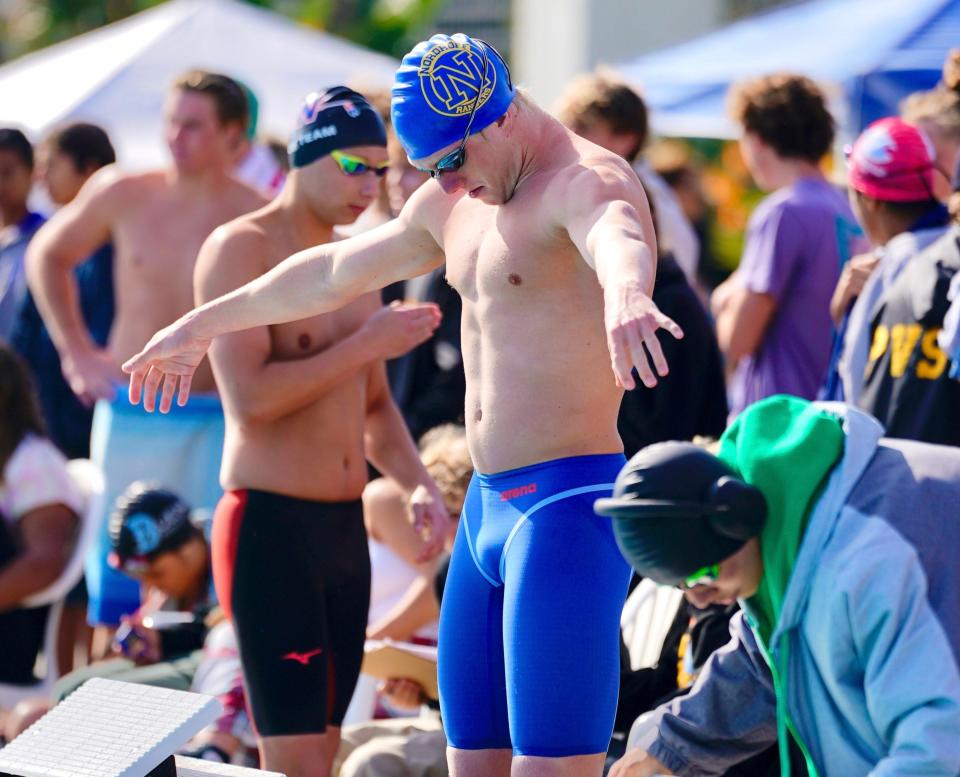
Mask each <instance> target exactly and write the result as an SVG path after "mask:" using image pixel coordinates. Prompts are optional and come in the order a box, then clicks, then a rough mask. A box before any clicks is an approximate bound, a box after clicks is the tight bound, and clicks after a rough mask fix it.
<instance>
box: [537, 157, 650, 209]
mask: <svg viewBox="0 0 960 777" xmlns="http://www.w3.org/2000/svg"><path fill="white" fill-rule="evenodd" d="M577 150H578V152H579V153H578V154H577V156H576V157H575V158H572V159H571V160H570V162H569V164H566V165H564V166H563V167H561V168H560V169H559V170H558V171H557V174H556V175H555V176H554V177H553V179H552V180H551V182H550V186H549V187H548V190H547V192H546V195H547V197H548V198H549V200H550V201H554V202H557V203H558V204H559V205H560V206H561V209H562V210H563V211H564V212H566V211H570V210H572V211H579V210H581V209H583V208H592V207H593V206H594V205H595V204H596V203H597V202H599V201H604V200H624V201H626V202H629V203H630V204H632V205H640V204H641V203H645V202H646V197H645V196H644V193H643V186H642V184H641V183H640V179H639V178H638V177H637V174H636V172H635V171H634V170H633V168H632V167H631V166H630V163H629V162H627V161H626V160H625V159H623V158H622V157H620V156H618V155H617V154H614V153H612V152H610V151H607V150H606V149H604V148H600V147H599V146H596V145H594V144H592V143H587V142H586V141H584V144H583V145H578V147H577Z"/></svg>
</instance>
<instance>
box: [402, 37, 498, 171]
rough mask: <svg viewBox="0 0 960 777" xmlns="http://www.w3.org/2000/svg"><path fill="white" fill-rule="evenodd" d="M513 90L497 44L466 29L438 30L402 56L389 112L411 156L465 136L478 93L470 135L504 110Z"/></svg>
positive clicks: (427, 153) (419, 156)
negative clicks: (469, 34) (472, 35)
mask: <svg viewBox="0 0 960 777" xmlns="http://www.w3.org/2000/svg"><path fill="white" fill-rule="evenodd" d="M484 48H486V51H487V67H486V72H485V73H484V74H483V75H484V77H483V80H482V89H481V74H480V68H481V65H482V64H483V51H484ZM478 92H479V94H480V97H479V98H477V94H478ZM514 93H515V91H514V88H513V83H512V82H511V80H510V71H509V70H508V69H507V65H506V63H505V62H504V61H503V59H502V57H501V56H500V54H499V52H498V51H497V50H496V49H495V48H494V47H493V46H491V45H490V44H489V43H485V42H484V41H481V40H476V39H474V38H470V37H467V36H466V35H464V34H463V33H457V34H456V35H453V36H452V37H451V36H449V35H442V34H438V35H434V36H433V37H432V38H430V40H428V41H423V42H422V43H418V44H417V45H416V46H414V48H413V50H412V51H411V52H410V53H409V54H407V56H405V57H404V58H403V63H402V64H401V65H400V69H399V70H397V76H396V78H395V79H394V82H393V97H392V100H391V102H390V116H391V119H392V120H393V127H394V129H395V130H396V133H397V138H398V139H399V140H400V143H401V145H403V149H404V151H406V152H407V156H409V157H410V158H411V159H423V158H425V157H428V156H431V155H432V154H436V153H437V152H438V151H439V150H440V149H442V148H444V147H446V146H449V145H452V144H454V143H459V142H460V141H461V140H462V138H463V133H464V132H465V131H466V129H467V121H468V118H469V116H470V109H471V107H472V106H473V101H474V100H475V99H477V111H476V116H475V117H474V120H473V126H472V127H471V128H470V134H471V135H473V134H476V133H477V132H480V131H481V130H483V129H484V128H486V127H489V126H490V125H491V124H493V122H495V121H496V120H497V119H499V118H500V117H501V116H503V114H505V113H506V112H507V108H509V107H510V103H511V102H513V95H514Z"/></svg>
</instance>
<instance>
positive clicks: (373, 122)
mask: <svg viewBox="0 0 960 777" xmlns="http://www.w3.org/2000/svg"><path fill="white" fill-rule="evenodd" d="M386 158H387V152H386V131H385V129H384V126H383V122H382V121H381V119H380V117H379V116H378V115H377V113H376V112H375V111H374V110H373V109H372V108H371V107H370V104H369V103H368V102H367V101H366V100H365V99H364V98H363V97H362V96H361V95H359V94H357V93H356V92H353V91H351V90H349V89H347V88H346V87H342V86H338V87H333V88H331V89H328V90H326V91H325V92H323V93H320V94H318V93H314V94H311V95H309V96H308V97H307V99H306V103H305V104H304V107H303V110H302V112H301V118H300V124H299V127H298V129H297V130H296V132H295V134H294V137H293V140H292V142H291V144H290V163H291V173H290V177H289V178H288V179H287V182H286V185H285V186H284V189H283V191H282V192H281V193H280V195H279V196H278V197H277V199H275V200H274V201H273V202H271V203H270V204H269V205H267V206H266V207H265V208H263V209H261V210H258V211H256V212H254V213H251V214H248V215H246V216H242V217H241V218H239V219H236V220H235V221H231V222H230V223H229V224H226V225H224V226H222V227H220V228H219V229H217V230H215V231H214V233H213V234H212V235H211V236H210V237H209V238H208V239H207V241H206V242H205V243H204V244H203V248H202V249H201V250H200V256H199V257H198V259H197V270H196V297H197V302H198V304H199V303H202V302H204V301H206V300H210V299H214V298H216V297H218V296H219V295H221V294H225V293H227V292H229V291H232V290H233V289H236V288H237V287H239V286H242V285H243V284H245V283H247V282H248V281H251V280H253V279H255V278H258V277H260V276H261V275H263V274H264V273H265V272H267V271H269V270H270V269H272V268H273V267H275V266H276V265H278V264H279V263H280V262H281V261H282V260H283V259H285V258H286V257H287V256H289V255H290V254H292V253H296V252H297V251H300V250H302V249H304V248H307V247H308V246H313V245H318V244H325V243H329V242H330V241H331V240H332V239H333V228H334V226H335V225H340V224H348V223H350V222H352V221H354V220H355V219H356V218H357V216H358V215H360V213H361V212H363V210H364V209H365V208H366V207H367V206H368V205H369V204H370V203H371V202H372V201H373V199H374V198H375V196H376V194H377V192H378V189H379V186H378V180H379V177H380V176H381V175H382V173H383V171H385V169H386ZM439 321H440V314H439V311H438V310H437V309H436V307H435V306H433V305H416V306H395V307H389V308H384V307H381V305H380V295H379V293H377V292H371V293H369V294H364V295H362V296H361V297H359V298H358V299H355V300H354V301H352V302H351V303H349V304H347V305H346V306H344V307H342V308H340V309H339V310H336V311H333V312H328V313H324V314H322V315H318V316H314V317H312V318H308V319H304V320H300V321H292V322H289V323H284V324H279V325H276V326H270V327H267V326H261V327H256V328H253V329H247V330H245V331H243V332H237V333H234V334H231V335H228V336H226V337H223V338H221V339H220V340H218V341H217V343H216V345H215V346H214V347H213V348H211V350H210V361H211V363H212V365H213V369H214V373H215V375H216V378H217V385H218V386H219V387H220V390H221V392H220V393H221V396H222V398H223V404H224V410H225V415H226V422H227V429H226V439H225V442H224V453H223V467H222V469H221V472H220V478H221V484H222V485H223V487H224V489H225V491H226V493H225V494H224V496H223V498H222V499H221V500H220V504H219V505H218V506H217V511H216V514H215V517H214V524H213V559H214V561H213V568H214V581H215V583H216V587H217V594H218V599H219V601H220V603H221V605H223V607H224V608H225V609H226V610H227V612H228V614H229V615H230V617H231V619H232V621H233V624H234V627H235V628H236V631H237V637H238V641H239V645H240V656H241V659H242V662H243V670H244V677H245V682H246V687H247V692H248V698H249V700H250V705H251V707H252V710H253V716H254V720H255V722H256V729H257V734H258V739H259V745H260V754H261V762H262V764H263V767H264V768H265V769H269V770H271V771H278V772H282V773H284V774H286V775H287V777H328V775H329V773H330V766H331V762H332V760H333V756H334V755H335V754H336V751H337V747H338V745H339V743H340V728H339V727H340V724H341V723H342V722H343V716H344V713H345V712H346V710H347V706H348V704H349V703H350V697H351V696H352V695H353V689H354V687H355V686H356V683H357V677H358V675H359V673H360V663H361V660H362V658H363V643H364V637H365V633H366V626H367V608H368V606H369V603H370V557H369V554H368V550H367V535H366V531H365V529H364V522H363V507H362V502H361V501H360V497H361V494H362V493H363V488H364V486H365V485H366V483H367V459H369V460H370V461H371V462H372V463H373V464H374V466H376V467H377V468H378V469H379V470H381V471H382V472H385V473H387V474H388V475H390V477H391V478H392V479H393V480H394V481H396V482H397V483H399V484H400V485H401V487H402V488H403V489H404V491H405V492H406V493H407V495H408V496H409V497H410V498H411V499H412V501H413V503H414V506H415V508H418V509H420V510H428V511H430V513H431V515H432V516H434V517H436V519H437V520H438V521H439V522H441V523H442V522H443V520H445V519H446V508H444V507H443V500H442V497H441V496H440V493H439V491H438V490H437V488H436V486H435V485H434V483H433V481H432V480H431V479H430V477H429V475H428V474H427V471H426V469H425V468H424V467H423V466H422V464H421V463H420V458H419V456H418V454H417V450H416V446H415V445H414V444H413V441H412V440H411V439H410V435H409V433H408V432H407V429H406V426H405V425H404V422H403V418H402V416H401V415H400V413H399V411H398V410H397V408H396V406H395V405H394V403H393V400H392V399H391V397H390V392H389V390H388V389H387V383H386V370H385V369H384V366H383V360H384V359H386V358H392V357H395V356H399V355H400V354H402V353H405V352H406V351H408V350H409V349H410V348H412V347H414V346H415V345H417V344H419V343H421V342H423V341H424V340H426V339H427V338H428V337H429V336H430V334H431V333H432V332H433V330H434V329H436V327H437V324H439ZM434 505H435V506H434Z"/></svg>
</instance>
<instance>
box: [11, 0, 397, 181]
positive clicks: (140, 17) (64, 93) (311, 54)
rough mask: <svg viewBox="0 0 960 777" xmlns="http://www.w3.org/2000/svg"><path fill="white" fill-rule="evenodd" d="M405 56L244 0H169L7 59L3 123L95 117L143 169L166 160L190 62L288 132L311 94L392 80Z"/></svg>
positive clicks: (37, 126)
mask: <svg viewBox="0 0 960 777" xmlns="http://www.w3.org/2000/svg"><path fill="white" fill-rule="evenodd" d="M397 64H398V63H397V62H396V61H394V60H393V59H391V58H389V57H386V56H384V55H382V54H377V53H374V52H371V51H368V50H366V49H364V48H362V47H360V46H356V45H354V44H352V43H348V42H346V41H344V40H341V39H339V38H336V37H334V36H332V35H327V34H324V33H321V32H317V31H315V30H311V29H308V28H306V27H302V26H300V25H298V24H296V23H294V22H291V21H290V20H289V19H287V18H285V17H283V16H280V15H279V14H276V13H274V12H272V11H267V10H264V9H262V8H256V7H254V6H251V5H247V4H244V3H241V2H238V1H237V0H171V2H168V3H165V4H163V5H160V6H158V7H156V8H152V9H150V10H148V11H144V12H143V13H140V14H137V15H136V16H132V17H130V18H129V19H125V20H123V21H120V22H116V23H115V24H111V25H108V26H106V27H102V28H101V29H99V30H94V31H93V32H89V33H86V34H84V35H80V36H78V37H76V38H73V39H71V40H68V41H65V42H64V43H60V44H57V45H55V46H50V47H49V48H46V49H43V50H41V51H38V52H35V53H33V54H29V55H27V56H25V57H22V58H20V59H17V60H14V61H13V62H10V63H8V64H6V65H4V66H2V67H0V125H7V126H19V127H21V128H22V129H23V130H24V131H26V132H27V133H28V134H29V135H30V136H31V138H32V139H33V140H38V139H39V138H40V137H41V136H42V135H43V134H44V133H45V132H46V131H48V130H49V129H51V128H53V127H55V126H57V125H60V124H63V123H65V122H69V121H90V122H93V123H95V124H99V125H100V126H102V127H103V128H104V129H106V130H107V132H108V133H109V134H110V137H111V139H112V140H113V142H114V145H115V147H116V149H117V154H118V157H119V161H120V163H121V164H122V165H123V166H124V167H125V168H131V169H143V168H147V167H152V166H157V165H161V164H163V163H164V162H165V160H166V159H167V156H166V149H165V147H164V143H163V131H162V124H161V111H162V105H163V98H164V95H165V93H166V90H167V88H168V86H169V84H170V82H171V81H172V80H173V79H174V78H175V77H176V76H177V75H179V74H180V73H182V72H184V71H186V70H188V69H190V68H193V67H199V68H204V69H206V70H213V71H216V72H221V73H226V74H227V75H230V76H233V77H235V78H239V79H240V80H241V81H243V82H244V83H245V84H247V85H248V86H249V87H250V88H251V89H252V90H253V91H254V92H255V94H256V95H257V98H258V101H259V107H260V114H259V128H260V132H268V133H272V134H276V135H279V136H280V137H282V138H286V136H287V135H288V134H289V132H290V131H291V130H292V128H293V126H294V123H295V121H296V117H297V112H298V110H299V107H300V102H301V100H302V99H303V97H304V96H305V95H306V94H308V93H309V92H311V91H314V90H318V89H322V88H324V87H327V86H333V85H335V84H341V83H349V84H351V85H356V86H359V87H361V88H362V87H367V88H389V86H390V84H391V82H392V80H393V74H394V71H395V70H396V67H397Z"/></svg>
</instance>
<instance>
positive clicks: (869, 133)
mask: <svg viewBox="0 0 960 777" xmlns="http://www.w3.org/2000/svg"><path fill="white" fill-rule="evenodd" d="M933 159H934V150H933V146H932V144H931V143H930V141H929V140H928V139H927V137H926V135H924V134H923V132H921V131H920V130H919V129H917V128H916V127H914V126H913V125H911V124H907V123H906V122H905V121H903V120H902V119H897V118H888V119H880V120H879V121H875V122H874V123H873V124H871V125H870V126H869V127H867V128H866V129H865V130H864V131H863V132H862V133H861V135H860V137H859V138H857V141H856V143H854V144H853V148H852V149H849V150H848V153H847V167H848V180H849V182H850V186H851V187H852V188H854V189H856V190H857V191H858V192H860V193H861V194H864V195H866V196H867V197H871V198H873V199H875V200H883V201H886V202H919V201H923V200H931V199H933V171H934V166H933Z"/></svg>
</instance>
